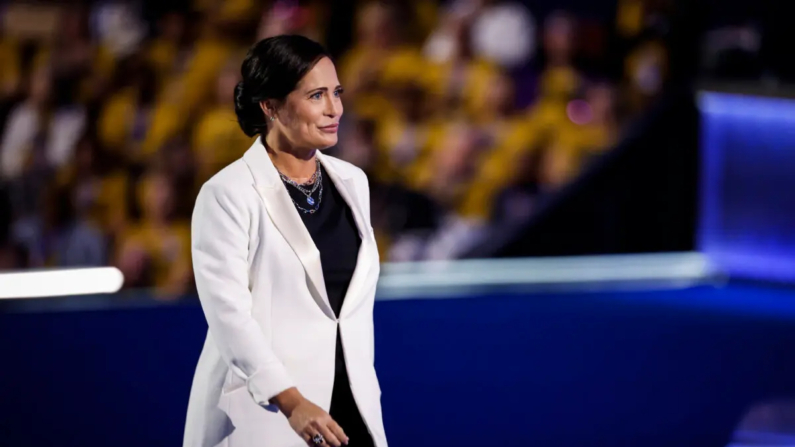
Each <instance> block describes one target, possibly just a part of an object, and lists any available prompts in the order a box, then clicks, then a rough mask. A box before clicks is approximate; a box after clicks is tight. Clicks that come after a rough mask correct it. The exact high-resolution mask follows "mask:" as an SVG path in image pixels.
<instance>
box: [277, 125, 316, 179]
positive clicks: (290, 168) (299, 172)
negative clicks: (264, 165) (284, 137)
mask: <svg viewBox="0 0 795 447" xmlns="http://www.w3.org/2000/svg"><path fill="white" fill-rule="evenodd" d="M265 149H266V150H267V151H268V156H270V158H271V161H272V162H273V165H274V166H276V169H278V170H279V172H281V173H282V174H284V175H286V176H287V177H289V178H291V179H292V180H295V181H297V182H299V183H300V182H303V181H308V180H309V179H310V178H312V175H313V174H314V173H315V169H316V168H317V165H316V162H315V153H316V151H317V150H316V149H305V150H300V149H295V148H292V147H290V145H289V144H288V143H286V142H284V141H280V139H279V138H276V137H275V136H272V135H271V134H268V135H267V136H266V138H265Z"/></svg>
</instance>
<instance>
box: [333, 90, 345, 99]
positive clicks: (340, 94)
mask: <svg viewBox="0 0 795 447" xmlns="http://www.w3.org/2000/svg"><path fill="white" fill-rule="evenodd" d="M344 91H345V90H343V89H339V90H335V91H334V96H336V97H337V98H339V97H340V96H342V92H344Z"/></svg>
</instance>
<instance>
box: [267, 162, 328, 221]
mask: <svg viewBox="0 0 795 447" xmlns="http://www.w3.org/2000/svg"><path fill="white" fill-rule="evenodd" d="M276 171H277V172H278V173H279V177H281V179H282V181H283V182H284V183H286V184H288V185H290V186H292V187H294V188H295V189H297V190H298V191H299V192H301V194H303V195H304V196H306V203H308V204H309V206H310V207H311V208H308V209H307V208H304V207H302V206H301V205H299V204H298V203H297V202H296V201H295V200H294V199H293V196H290V200H292V201H293V204H294V205H295V207H296V208H298V209H299V210H300V211H302V212H304V213H308V214H313V213H315V212H316V211H317V210H318V209H319V208H320V202H321V201H322V200H323V172H322V171H321V169H320V161H319V160H318V159H317V158H316V159H315V172H314V174H312V177H310V178H309V180H307V181H306V183H298V182H296V181H295V180H293V179H291V178H290V177H287V176H286V175H284V174H283V173H282V172H281V171H279V170H278V169H277V170H276ZM306 185H312V188H311V189H309V188H307V187H306ZM318 189H319V190H320V194H318V198H317V200H315V199H314V197H312V195H313V194H314V193H315V192H316V191H317V190H318Z"/></svg>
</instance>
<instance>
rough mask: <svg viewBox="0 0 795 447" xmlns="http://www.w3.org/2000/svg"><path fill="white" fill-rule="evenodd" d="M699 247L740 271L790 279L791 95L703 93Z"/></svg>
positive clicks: (794, 241)
mask: <svg viewBox="0 0 795 447" xmlns="http://www.w3.org/2000/svg"><path fill="white" fill-rule="evenodd" d="M699 108H700V111H701V115H702V116H701V119H702V123H701V151H702V180H701V183H702V184H701V217H700V224H699V225H700V228H699V235H698V244H699V249H700V250H701V251H703V252H704V253H706V254H707V255H708V257H709V258H710V260H711V261H712V262H714V263H715V264H716V266H717V267H718V268H721V269H723V270H724V271H725V272H726V273H728V274H729V275H732V276H737V277H746V278H751V279H761V280H773V281H793V280H795V206H793V204H795V200H793V197H794V196H793V191H795V170H793V167H795V100H791V99H783V98H766V97H759V96H750V95H739V94H727V93H714V92H709V93H702V94H701V95H700V97H699Z"/></svg>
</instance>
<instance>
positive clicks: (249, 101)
mask: <svg viewBox="0 0 795 447" xmlns="http://www.w3.org/2000/svg"><path fill="white" fill-rule="evenodd" d="M235 115H237V122H238V124H239V125H240V128H241V129H242V130H243V133H245V134H246V135H248V136H249V137H253V136H255V135H257V134H259V133H262V132H263V129H265V128H266V124H265V115H264V114H263V113H262V110H261V109H260V106H259V103H257V102H256V101H254V100H253V98H252V97H251V94H250V93H249V92H248V91H246V88H245V84H244V83H243V81H241V82H238V83H237V85H236V86H235Z"/></svg>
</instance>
